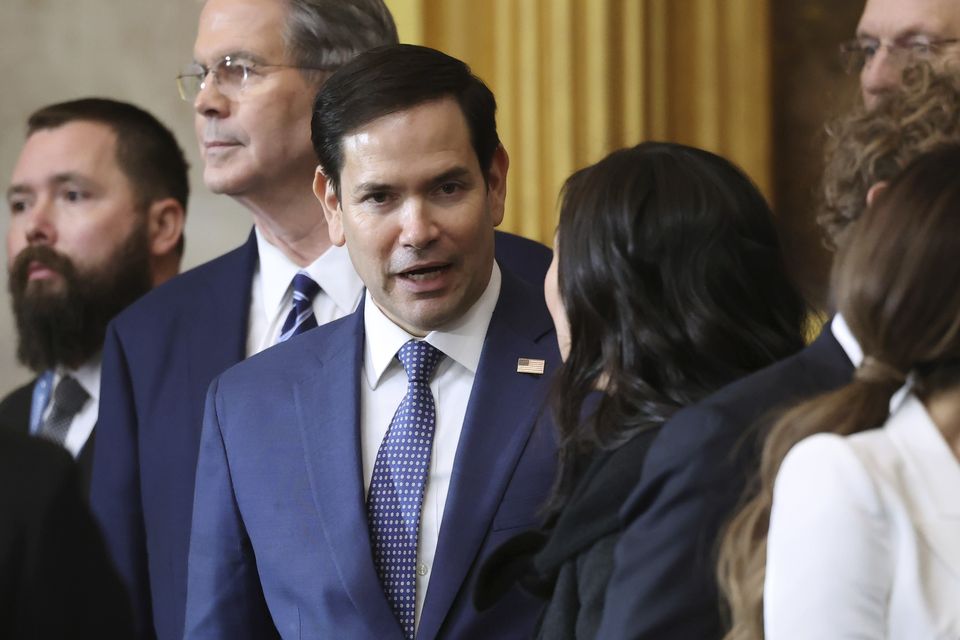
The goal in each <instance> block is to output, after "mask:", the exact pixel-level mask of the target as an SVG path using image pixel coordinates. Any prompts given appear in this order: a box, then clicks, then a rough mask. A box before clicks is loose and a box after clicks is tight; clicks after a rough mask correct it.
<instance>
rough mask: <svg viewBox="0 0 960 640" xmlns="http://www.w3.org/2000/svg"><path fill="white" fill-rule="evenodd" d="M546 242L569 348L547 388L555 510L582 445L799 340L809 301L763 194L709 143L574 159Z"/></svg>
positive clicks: (678, 404) (668, 408) (647, 419)
mask: <svg viewBox="0 0 960 640" xmlns="http://www.w3.org/2000/svg"><path fill="white" fill-rule="evenodd" d="M557 243H558V255H557V259H558V261H559V262H558V267H559V269H558V274H559V291H560V297H561V299H562V301H563V305H564V308H565V309H566V314H567V318H568V320H569V326H570V353H569V355H568V357H567V360H566V362H564V364H563V366H562V367H561V369H560V371H559V374H558V376H557V381H556V386H555V389H554V392H555V393H554V415H555V417H556V422H557V427H558V430H559V432H560V452H559V469H558V474H559V475H558V480H557V485H556V486H555V491H554V496H553V499H552V500H551V504H550V507H551V509H553V510H556V509H559V508H561V507H562V506H563V504H564V502H565V500H566V497H567V496H568V495H569V491H570V490H571V489H572V487H573V486H574V484H575V482H576V475H575V470H576V469H577V467H578V464H579V463H580V462H582V456H584V455H585V454H587V455H590V454H592V453H593V452H595V451H596V450H598V449H613V448H616V447H618V446H620V445H621V444H623V443H624V442H626V441H627V440H629V439H630V438H631V437H633V436H634V435H636V434H637V433H639V432H640V431H642V430H645V429H651V428H656V427H657V426H659V425H661V424H663V423H664V422H666V421H667V420H668V419H669V418H670V417H671V416H672V415H673V414H674V413H675V412H676V411H678V410H679V409H681V408H683V407H685V406H687V405H690V404H693V403H695V402H698V401H699V400H701V399H702V398H704V397H706V396H707V395H708V394H710V393H712V392H713V391H716V390H717V389H719V388H720V387H722V386H724V385H726V384H728V383H730V382H732V381H734V380H736V379H737V378H740V377H742V376H744V375H746V374H748V373H750V372H752V371H755V370H757V369H760V368H762V367H764V366H767V365H769V364H772V363H773V362H776V361H777V360H779V359H781V358H784V357H786V356H788V355H790V354H792V353H794V352H796V351H798V350H799V349H800V348H802V347H803V344H804V340H803V334H804V327H805V322H806V315H807V308H806V305H805V303H804V301H803V298H801V296H800V295H799V294H798V293H797V292H796V290H795V289H794V287H793V286H792V283H791V281H790V278H789V276H788V274H787V270H786V267H785V265H784V260H783V254H782V252H781V248H780V243H779V240H778V237H777V232H776V229H775V227H774V223H773V215H772V213H771V211H770V208H769V206H768V205H767V203H766V201H765V200H764V198H763V196H762V195H761V194H760V192H759V190H758V189H757V188H756V187H755V186H754V185H753V183H752V182H751V181H750V179H749V178H748V177H747V176H746V175H745V174H744V173H743V172H742V171H741V170H740V169H738V168H737V167H736V166H734V165H733V164H732V163H731V162H730V161H728V160H725V159H724V158H721V157H720V156H717V155H715V154H713V153H710V152H708V151H704V150H701V149H696V148H693V147H688V146H684V145H679V144H672V143H657V142H647V143H643V144H640V145H638V146H636V147H633V148H630V149H621V150H619V151H615V152H613V153H612V154H610V155H608V156H607V157H606V158H604V159H603V160H601V161H600V162H598V163H597V164H595V165H592V166H590V167H587V168H585V169H581V170H579V171H577V172H576V173H574V174H573V175H572V176H570V178H569V179H568V180H567V182H566V184H565V185H564V187H563V192H562V196H561V203H560V222H559V225H558V227H557ZM601 381H602V382H603V386H604V390H605V393H603V394H602V396H601V398H600V399H599V401H598V403H597V404H596V407H595V410H594V411H593V412H592V413H591V415H589V416H588V417H586V418H584V416H583V414H582V413H581V412H582V409H583V407H584V406H585V401H586V399H587V397H588V396H589V395H590V394H592V393H593V392H594V391H595V390H596V389H597V385H598V384H599V383H601Z"/></svg>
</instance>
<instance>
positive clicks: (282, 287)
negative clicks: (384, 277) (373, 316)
mask: <svg viewBox="0 0 960 640" xmlns="http://www.w3.org/2000/svg"><path fill="white" fill-rule="evenodd" d="M254 232H255V233H256V236H257V253H258V256H259V265H258V268H259V274H260V284H261V287H260V288H261V292H262V296H261V299H262V300H263V310H264V312H265V313H266V315H267V317H268V318H273V317H275V316H276V315H277V314H278V313H282V312H283V311H284V309H281V306H282V305H283V303H284V302H285V300H286V299H287V298H288V295H287V294H288V292H289V291H290V283H291V282H292V281H293V276H295V275H296V274H297V272H298V271H300V267H299V266H297V265H296V264H294V263H293V262H291V261H290V259H289V258H287V256H285V255H284V254H283V252H282V251H280V249H278V248H277V247H275V246H273V245H272V244H270V242H268V241H267V239H266V238H264V237H263V234H261V233H260V229H256V228H255V231H254ZM303 270H304V271H306V272H307V273H308V274H310V277H311V278H313V280H314V282H316V283H317V284H318V285H320V288H321V289H322V290H323V291H324V293H326V294H327V296H329V297H330V299H331V300H333V303H334V304H335V305H336V306H337V308H338V309H340V311H341V312H342V314H343V315H346V314H348V313H350V312H351V311H353V310H354V309H355V308H356V306H357V301H358V300H359V299H360V294H361V293H362V292H363V282H362V281H361V280H360V276H358V275H357V272H356V270H355V269H354V268H353V263H351V262H350V254H349V253H348V252H347V249H346V248H345V247H336V246H332V247H330V248H329V249H327V250H326V251H324V252H323V254H322V255H321V256H320V257H319V258H317V259H316V260H314V261H313V262H312V263H311V264H310V265H309V266H307V267H304V268H303Z"/></svg>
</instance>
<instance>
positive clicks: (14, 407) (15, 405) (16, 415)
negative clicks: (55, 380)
mask: <svg viewBox="0 0 960 640" xmlns="http://www.w3.org/2000/svg"><path fill="white" fill-rule="evenodd" d="M36 383H37V379H36V378H34V379H33V380H31V381H30V382H28V383H26V384H25V385H23V386H20V387H17V388H16V389H14V390H13V391H11V392H10V393H8V394H7V395H6V396H5V397H4V398H3V400H0V431H3V430H11V431H26V430H27V427H28V426H29V424H28V423H29V421H30V405H31V404H32V403H33V387H34V385H35V384H36Z"/></svg>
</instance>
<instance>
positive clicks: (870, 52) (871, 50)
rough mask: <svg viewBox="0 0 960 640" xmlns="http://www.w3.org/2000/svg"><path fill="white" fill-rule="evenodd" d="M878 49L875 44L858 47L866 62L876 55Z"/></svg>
mask: <svg viewBox="0 0 960 640" xmlns="http://www.w3.org/2000/svg"><path fill="white" fill-rule="evenodd" d="M878 48H879V47H878V46H877V45H876V44H875V43H863V44H861V45H860V51H862V52H863V56H864V57H865V58H867V59H868V60H869V59H870V58H872V57H873V56H875V55H877V49H878Z"/></svg>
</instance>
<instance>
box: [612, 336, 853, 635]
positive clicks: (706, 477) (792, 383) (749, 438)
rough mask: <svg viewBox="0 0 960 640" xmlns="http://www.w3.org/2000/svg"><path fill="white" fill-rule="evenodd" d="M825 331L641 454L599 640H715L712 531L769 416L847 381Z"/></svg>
mask: <svg viewBox="0 0 960 640" xmlns="http://www.w3.org/2000/svg"><path fill="white" fill-rule="evenodd" d="M852 375H853V365H852V364H851V363H850V360H849V358H848V357H847V355H846V353H844V351H843V348H842V347H841V346H840V344H839V343H838V342H837V340H836V339H835V338H834V337H833V333H832V332H831V331H830V325H829V324H828V325H826V326H825V327H824V329H823V331H822V332H821V334H820V337H818V338H817V339H816V340H815V341H814V342H813V343H812V344H811V345H809V346H808V347H807V348H805V349H803V350H801V351H799V352H798V353H796V354H794V355H792V356H790V357H789V358H786V359H784V360H781V361H780V362H777V363H775V364H772V365H770V366H769V367H766V368H764V369H762V370H760V371H758V372H756V373H753V374H751V375H749V376H747V377H745V378H742V379H741V380H739V381H737V382H734V383H733V384H730V385H728V386H726V387H724V388H723V389H721V390H720V391H717V392H716V393H714V394H713V395H711V396H710V397H708V398H707V399H706V400H704V401H702V402H700V403H698V404H696V405H693V406H692V407H688V408H686V409H683V410H682V411H680V412H678V413H677V414H676V415H675V416H674V417H673V418H672V419H671V420H670V421H669V422H667V424H665V425H664V426H663V428H662V429H661V431H660V434H659V435H658V436H657V439H656V440H654V442H653V444H652V445H651V447H650V451H649V453H648V454H647V458H646V462H645V468H644V470H643V474H642V476H641V480H640V484H639V485H638V486H637V488H636V489H635V490H634V492H633V493H632V495H631V496H630V498H629V499H628V500H627V502H626V503H625V504H624V507H623V510H622V511H621V514H620V516H621V520H622V521H623V523H624V526H625V527H626V530H625V531H624V534H623V536H622V537H621V539H620V542H619V543H618V544H617V548H616V551H615V554H614V570H613V576H612V578H611V581H610V584H609V585H608V587H607V594H606V602H605V606H604V612H603V619H602V621H601V623H600V631H599V633H598V635H597V637H598V638H603V639H607V640H627V639H631V638H633V639H639V638H643V639H653V638H658V639H659V638H670V639H671V640H686V639H690V640H710V639H711V638H716V639H718V640H719V638H722V637H723V635H724V633H725V632H726V628H725V626H724V624H723V621H722V616H721V611H722V608H721V604H720V596H719V593H718V591H717V586H716V560H717V553H716V552H717V547H718V544H719V534H720V533H721V531H722V529H723V527H724V526H725V524H726V523H727V521H728V520H729V518H730V517H732V516H733V514H734V512H735V510H736V508H737V507H738V505H739V504H740V500H741V496H742V494H743V492H744V489H745V487H746V485H747V482H748V481H749V480H750V479H752V478H753V476H754V473H755V471H756V469H757V465H758V463H759V447H760V445H761V444H762V438H761V436H762V434H763V433H764V432H765V430H766V427H768V426H769V425H770V421H771V419H772V418H774V417H775V416H776V414H777V412H778V410H780V409H783V408H785V407H789V406H791V405H793V404H796V403H797V402H800V401H802V400H805V399H807V398H811V397H813V396H815V395H817V394H820V393H825V392H827V391H830V390H833V389H836V388H839V387H841V386H843V385H844V384H846V383H847V382H849V381H850V379H851V377H852Z"/></svg>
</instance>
